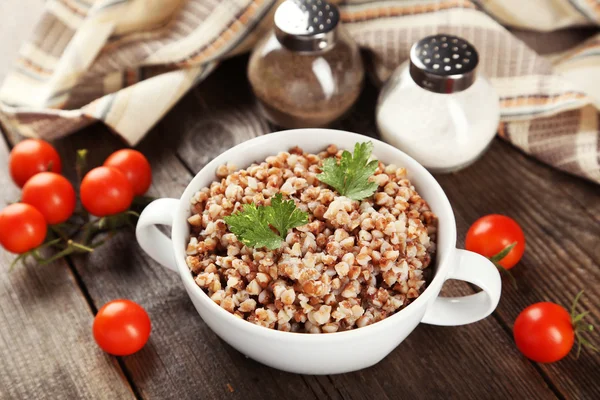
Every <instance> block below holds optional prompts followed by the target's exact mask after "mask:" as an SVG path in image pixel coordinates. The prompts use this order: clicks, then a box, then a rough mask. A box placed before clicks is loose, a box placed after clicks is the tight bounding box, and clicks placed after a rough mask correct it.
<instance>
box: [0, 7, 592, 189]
mask: <svg viewBox="0 0 600 400" xmlns="http://www.w3.org/2000/svg"><path fill="white" fill-rule="evenodd" d="M314 1H317V0H314ZM335 2H336V3H338V4H339V6H340V11H341V15H342V20H343V22H344V23H345V25H346V28H347V29H348V31H349V32H350V34H351V35H352V36H353V37H354V39H355V40H356V41H357V42H358V43H359V45H360V46H361V47H362V48H364V49H367V50H368V53H369V54H370V56H371V57H372V58H373V66H374V68H373V69H374V73H373V76H374V77H375V78H376V79H377V80H378V81H380V82H383V81H384V80H385V79H387V78H388V77H389V75H390V74H391V72H392V71H393V70H394V68H396V67H397V66H398V65H399V64H401V63H402V62H403V61H404V60H406V59H407V58H408V52H409V49H410V46H411V45H412V43H413V42H415V41H417V40H418V39H420V38H421V37H423V36H426V35H430V34H434V33H438V32H443V33H448V34H455V35H458V36H462V37H464V38H466V39H467V40H469V41H471V42H472V43H473V44H474V45H475V46H476V47H477V48H478V50H479V52H480V55H481V69H482V71H483V72H484V73H485V74H486V75H487V76H488V77H490V78H491V80H492V83H493V85H494V86H495V88H496V89H497V91H498V93H499V95H500V98H501V110H502V122H501V125H500V127H499V133H500V135H501V136H502V137H503V138H505V139H506V140H508V141H509V142H511V143H513V144H514V145H515V146H517V147H518V148H520V149H522V150H523V151H525V152H526V153H529V154H531V155H533V156H535V157H536V158H538V159H540V160H542V161H544V162H546V163H548V164H550V165H553V166H555V167H557V168H560V169H562V170H565V171H568V172H570V173H573V174H576V175H579V176H582V177H585V178H587V179H589V180H592V181H595V182H599V183H600V165H599V158H600V157H599V156H600V134H599V132H600V131H599V107H600V34H599V35H596V36H593V37H591V38H590V39H589V40H587V41H585V42H584V43H580V44H578V45H577V46H576V47H575V48H572V49H570V50H568V51H566V52H563V53H560V54H552V55H550V56H545V57H542V56H540V55H538V54H536V53H535V52H534V51H532V50H531V49H530V48H528V47H527V46H526V45H525V44H524V43H522V42H521V41H520V40H518V39H517V38H516V37H515V36H513V35H512V34H511V33H510V32H509V31H508V30H507V29H506V28H505V27H506V26H508V27H517V28H525V29H532V30H537V31H541V32H544V31H551V30H555V29H558V28H566V27H572V26H584V25H588V26H596V27H597V26H598V25H599V24H600V1H598V0H479V1H469V0H388V1H383V0H379V1H367V0H349V1H341V2H340V1H335ZM277 3H278V1H276V0H47V1H46V3H45V7H46V9H45V12H44V14H43V16H42V18H41V19H40V21H39V23H38V25H37V27H36V28H35V31H34V34H33V37H32V39H31V40H30V41H29V42H27V43H25V44H24V45H23V46H22V48H21V51H20V54H19V58H18V60H17V61H16V63H15V66H14V68H13V70H12V71H11V72H10V74H9V75H8V76H7V77H6V79H5V81H4V83H3V86H2V88H1V89H0V121H1V122H2V124H3V126H4V127H5V129H9V130H12V131H15V132H18V133H21V134H23V135H25V136H32V137H41V138H44V139H53V138H57V137H61V136H65V135H68V134H69V133H72V132H74V131H76V130H78V129H80V128H82V127H84V126H86V125H89V124H91V123H92V122H94V121H97V120H100V121H102V122H104V123H105V124H106V125H108V126H109V127H110V128H111V129H113V130H114V131H115V132H116V133H117V134H119V135H120V136H121V137H123V138H124V139H125V140H126V141H127V142H128V143H129V144H131V145H135V144H136V143H138V142H139V141H140V140H141V139H142V138H143V136H144V135H145V134H146V132H148V130H149V129H150V128H151V127H152V126H153V125H154V124H155V123H156V122H157V121H158V120H159V119H160V118H161V117H162V116H163V115H164V114H165V113H166V112H167V111H168V110H169V109H170V108H171V107H172V106H173V105H174V104H175V103H176V102H177V101H178V100H179V99H180V98H181V97H182V96H183V95H184V94H185V93H186V92H187V91H188V90H189V89H190V88H191V87H192V86H193V85H195V84H196V83H198V82H199V81H201V80H202V79H203V78H204V77H206V76H207V75H208V74H209V73H210V72H211V71H212V70H213V69H214V68H215V66H216V65H217V63H218V62H219V60H221V59H223V58H225V57H230V56H232V55H234V54H239V53H241V52H245V51H248V50H249V49H250V48H251V47H252V45H253V44H254V43H255V41H256V39H257V38H258V37H260V36H261V35H262V34H264V32H266V30H268V29H270V27H271V25H272V20H273V12H274V9H275V7H276V6H277Z"/></svg>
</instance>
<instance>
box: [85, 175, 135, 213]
mask: <svg viewBox="0 0 600 400" xmlns="http://www.w3.org/2000/svg"><path fill="white" fill-rule="evenodd" d="M79 193H80V197H81V203H82V204H83V206H84V207H85V209H86V210H88V211H89V212H90V214H93V215H95V216H97V217H104V216H107V215H113V214H118V213H120V212H123V211H125V210H127V209H128V208H129V206H130V205H131V202H132V201H133V188H132V187H131V183H129V181H128V180H127V177H125V175H123V173H122V172H121V171H119V170H118V169H116V168H112V167H97V168H94V169H93V170H91V171H90V172H88V173H87V174H86V175H85V176H84V177H83V180H82V181H81V187H80V189H79Z"/></svg>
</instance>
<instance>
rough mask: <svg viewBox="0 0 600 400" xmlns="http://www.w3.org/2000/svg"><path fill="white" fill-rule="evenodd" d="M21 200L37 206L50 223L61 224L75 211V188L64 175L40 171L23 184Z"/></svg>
mask: <svg viewBox="0 0 600 400" xmlns="http://www.w3.org/2000/svg"><path fill="white" fill-rule="evenodd" d="M21 201H22V202H23V203H27V204H31V205H32V206H34V207H35V208H37V209H38V211H40V212H41V213H42V214H43V215H44V218H45V219H46V222H47V223H48V224H50V225H53V224H60V223H61V222H65V221H66V220H67V219H69V217H70V216H71V215H73V211H75V202H76V198H75V190H74V189H73V185H71V182H69V181H68V180H67V178H65V177H64V176H62V175H59V174H56V173H54V172H40V173H39V174H37V175H34V176H33V177H31V179H29V180H28V181H27V183H26V184H25V186H23V195H22V200H21Z"/></svg>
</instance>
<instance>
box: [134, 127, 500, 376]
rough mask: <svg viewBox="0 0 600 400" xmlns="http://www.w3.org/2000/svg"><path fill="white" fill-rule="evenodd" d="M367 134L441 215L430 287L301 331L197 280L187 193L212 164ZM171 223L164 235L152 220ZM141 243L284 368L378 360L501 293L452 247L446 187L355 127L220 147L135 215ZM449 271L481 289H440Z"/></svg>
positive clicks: (305, 370)
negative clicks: (275, 325) (327, 326)
mask: <svg viewBox="0 0 600 400" xmlns="http://www.w3.org/2000/svg"><path fill="white" fill-rule="evenodd" d="M367 140H371V141H372V142H373V144H374V150H373V156H374V158H377V159H379V160H381V161H382V162H384V163H386V164H396V165H398V166H402V167H405V168H406V169H407V170H408V177H409V179H410V180H411V182H412V183H413V184H414V185H415V187H416V189H417V191H418V192H419V194H420V195H421V196H422V197H423V198H424V199H425V200H427V202H428V203H429V205H430V207H431V209H432V210H433V212H434V213H435V214H436V215H437V216H438V218H439V229H438V237H437V255H436V257H435V264H434V265H432V266H431V267H430V268H433V269H434V277H433V280H432V281H431V283H430V284H429V286H428V287H427V289H426V290H425V291H424V292H423V293H422V294H421V295H420V296H419V297H418V298H417V299H416V300H415V301H414V302H412V303H411V304H410V305H408V306H407V307H406V308H404V309H403V310H401V311H399V312H398V313H396V314H394V315H393V316H391V317H389V318H386V319H385V320H383V321H380V322H377V323H374V324H372V325H369V326H366V327H364V328H359V329H355V330H352V331H345V332H336V333H328V334H318V335H311V334H304V333H291V332H280V331H277V330H273V329H267V328H264V327H261V326H258V325H254V324H252V323H250V322H247V321H244V320H242V319H239V318H236V317H234V316H233V315H232V314H230V313H229V312H227V311H225V310H224V309H222V308H221V307H219V306H218V305H217V304H215V303H214V302H213V301H212V300H211V299H210V298H209V297H208V295H206V294H205V293H204V292H203V291H202V290H201V289H200V288H199V287H198V286H197V285H196V283H195V282H194V279H193V277H192V274H191V273H190V271H189V269H188V266H187V265H186V262H185V249H186V246H187V242H188V239H189V228H188V224H187V218H188V217H189V216H190V198H191V197H192V196H193V195H194V193H196V192H197V191H198V190H199V189H201V188H202V187H205V186H209V185H210V183H211V182H213V181H214V180H216V176H215V171H216V169H217V167H218V166H219V165H221V164H225V163H227V162H228V161H229V162H232V163H234V164H235V165H236V166H238V167H240V168H242V167H247V166H248V165H250V164H251V163H253V162H256V161H262V160H264V159H265V158H266V157H267V156H270V155H275V154H277V153H278V152H280V151H287V150H289V149H290V148H292V147H294V146H300V147H301V148H302V149H304V150H305V151H308V152H311V153H316V152H319V151H321V150H323V149H324V148H325V147H326V146H327V145H329V144H332V143H333V144H335V145H337V146H338V147H339V148H342V149H349V150H351V149H352V148H353V147H354V144H355V143H357V142H364V141H367ZM157 224H163V225H171V226H172V231H171V232H172V233H171V238H170V239H169V238H168V237H167V236H165V235H164V234H163V233H161V232H160V231H159V230H158V229H157V227H156V225H157ZM136 235H137V240H138V242H139V244H140V246H141V247H142V248H143V249H144V250H145V251H146V252H147V253H148V254H149V255H150V256H151V257H152V258H154V259H155V260H156V261H157V262H159V263H160V264H162V265H164V266H165V267H167V268H169V269H171V270H173V271H175V272H178V273H179V275H180V276H181V280H182V281H183V286H184V287H185V289H186V290H187V292H188V295H189V296H190V299H191V300H192V302H193V303H194V306H195V307H196V310H198V313H199V314H200V316H201V317H202V318H203V319H204V321H205V322H206V324H207V325H208V326H210V328H211V329H212V330H213V331H214V332H215V333H216V334H217V335H219V336H220V337H221V338H222V339H223V340H225V341H226V342H227V343H229V344H230V345H231V346H233V347H234V348H236V349H237V350H239V351H240V352H242V353H243V354H245V355H247V356H248V357H250V358H252V359H254V360H257V361H259V362H261V363H263V364H266V365H269V366H271V367H274V368H278V369H281V370H285V371H290V372H296V373H302V374H335V373H342V372H348V371H354V370H358V369H361V368H366V367H369V366H371V365H373V364H376V363H377V362H379V361H380V360H381V359H383V358H384V357H385V356H387V355H388V354H389V353H390V352H391V351H392V350H394V349H395V348H396V346H398V345H399V344H400V342H402V341H403V340H404V338H406V336H408V334H410V333H411V332H412V331H413V329H415V327H416V326H417V325H418V324H419V323H420V322H424V323H427V324H434V325H463V324H469V323H472V322H475V321H478V320H480V319H482V318H485V317H487V316H488V315H490V314H491V313H492V311H494V309H495V308H496V305H497V304H498V301H499V299H500V291H501V283H500V276H499V274H498V271H497V270H496V267H495V266H494V265H493V264H492V263H491V262H490V261H489V260H487V259H486V258H485V257H482V256H480V255H478V254H475V253H471V252H469V251H466V250H459V249H456V248H455V245H456V225H455V221H454V214H453V212H452V207H451V206H450V203H449V201H448V198H447V197H446V195H445V194H444V191H443V190H442V188H441V187H440V185H439V184H438V183H437V181H436V180H435V179H434V178H433V176H431V174H430V173H429V172H428V171H427V170H426V169H425V168H424V167H422V166H421V165H420V164H419V163H417V162H416V161H415V160H413V159H412V158H411V157H409V156H408V155H406V154H404V153H403V152H401V151H400V150H398V149H396V148H394V147H392V146H390V145H388V144H386V143H383V142H381V141H378V140H375V139H371V138H368V137H366V136H362V135H358V134H355V133H349V132H343V131H336V130H328V129H296V130H289V131H283V132H277V133H271V134H268V135H265V136H261V137H257V138H255V139H251V140H248V141H247V142H244V143H241V144H239V145H237V146H235V147H234V148H232V149H230V150H228V151H226V152H224V153H223V154H221V155H220V156H218V157H216V158H215V159H214V160H212V161H211V162H210V163H209V164H208V165H206V166H205V167H204V168H203V169H202V170H201V171H200V172H199V173H198V174H197V175H196V177H195V178H194V179H192V181H191V182H190V184H189V185H188V187H187V188H186V189H185V191H184V192H183V195H182V196H181V198H180V199H159V200H156V201H154V202H152V203H151V204H150V205H149V206H148V207H146V209H145V210H144V212H143V213H142V215H141V216H140V219H139V222H138V225H137V230H136ZM446 279H459V280H463V281H467V282H471V283H473V284H475V285H477V286H479V287H480V288H481V289H482V291H481V292H479V293H477V294H473V295H470V296H465V297H453V298H446V297H438V294H439V292H440V289H441V288H442V285H443V284H444V281H445V280H446Z"/></svg>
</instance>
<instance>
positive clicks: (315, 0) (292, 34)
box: [275, 0, 340, 51]
mask: <svg viewBox="0 0 600 400" xmlns="http://www.w3.org/2000/svg"><path fill="white" fill-rule="evenodd" d="M339 21H340V13H339V11H338V9H337V7H336V6H334V5H333V4H329V3H328V2H326V1H324V0H286V1H284V2H283V3H281V5H280V6H279V7H277V10H276V11H275V36H276V37H277V39H278V40H279V42H280V43H281V44H282V45H283V46H285V47H287V48H288V49H290V50H293V51H322V50H325V49H327V48H328V47H330V46H332V45H333V44H334V43H335V40H336V38H337V29H336V27H337V25H338V23H339Z"/></svg>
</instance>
